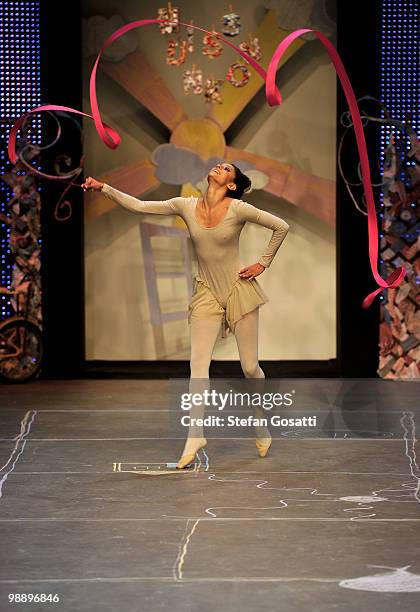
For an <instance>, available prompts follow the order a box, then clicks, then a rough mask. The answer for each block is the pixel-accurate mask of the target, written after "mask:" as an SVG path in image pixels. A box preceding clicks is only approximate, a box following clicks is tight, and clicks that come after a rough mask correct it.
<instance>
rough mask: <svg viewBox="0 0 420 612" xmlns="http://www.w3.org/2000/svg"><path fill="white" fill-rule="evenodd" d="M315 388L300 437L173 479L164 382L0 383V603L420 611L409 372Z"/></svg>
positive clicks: (414, 419)
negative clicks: (315, 422) (313, 422)
mask: <svg viewBox="0 0 420 612" xmlns="http://www.w3.org/2000/svg"><path fill="white" fill-rule="evenodd" d="M316 382H317V384H318V389H319V388H320V386H321V387H322V389H323V391H326V395H328V397H329V400H328V402H327V403H325V405H322V401H323V400H322V398H321V400H320V396H319V394H318V395H317V398H318V399H317V402H318V403H317V406H316V410H317V413H318V415H319V427H318V429H317V431H316V432H311V431H309V430H302V429H300V430H296V429H282V430H281V431H280V432H278V434H277V436H276V438H275V439H274V441H273V446H272V448H271V449H270V453H269V455H268V456H267V457H266V458H265V459H261V458H259V457H258V456H257V453H256V449H255V446H254V441H253V439H252V438H243V437H242V438H241V437H239V438H233V439H232V438H229V437H225V438H218V437H214V438H212V437H208V446H207V447H206V449H205V451H201V452H200V454H199V460H198V461H197V462H196V464H195V465H194V467H192V468H191V469H189V470H187V471H183V472H179V471H178V472H176V471H174V470H173V469H172V468H171V467H170V465H169V467H168V465H167V464H171V463H173V462H176V460H177V458H178V456H179V454H180V452H181V450H182V448H183V439H182V438H181V437H180V436H179V435H178V434H177V435H173V436H171V435H170V433H171V430H170V427H169V428H168V415H167V408H166V407H165V397H166V396H167V391H168V385H169V384H170V383H169V382H168V381H162V380H159V381H153V380H147V381H144V380H143V381H141V380H74V381H36V382H34V383H30V384H26V385H18V386H14V385H2V386H0V405H1V410H0V468H1V469H0V610H1V611H3V610H9V609H12V608H16V609H20V610H60V611H61V610H65V611H67V610H68V611H72V612H75V611H79V610H80V611H89V612H96V611H97V610H98V611H99V610H101V611H102V610H103V611H105V610H106V611H108V610H109V611H113V612H115V611H121V612H130V611H138V610H140V611H143V610H144V611H147V612H155V611H158V610H175V611H190V610H191V611H197V610H200V611H207V610H208V611H210V610H229V611H230V610H232V611H239V610H241V611H253V612H254V611H256V610H281V611H285V612H289V611H298V612H300V611H303V612H306V611H311V612H317V611H319V612H329V611H340V612H341V611H344V612H346V611H358V612H364V611H369V612H372V611H378V612H379V611H380V612H388V611H395V610H396V609H398V610H404V611H405V610H406V611H411V610H412V611H414V610H419V609H420V553H419V550H420V547H419V540H420V538H419V536H420V480H419V478H420V469H419V464H418V463H419V461H420V460H419V457H420V449H419V443H418V441H417V435H419V434H418V428H419V406H418V404H419V399H420V381H419V382H416V381H412V382H398V381H376V380H358V381H356V380H355V381H349V380H348V381H340V380H335V381H328V380H325V381H322V380H320V379H317V381H316ZM314 384H315V383H314V381H308V382H307V387H306V391H307V393H308V394H309V396H310V393H311V388H312V386H313V385H314ZM327 391H328V393H327ZM315 395H316V393H315V394H314V397H315ZM314 410H315V408H314ZM24 593H26V594H38V596H39V595H40V594H46V595H48V594H52V595H54V594H57V595H58V597H59V602H57V603H48V602H47V603H44V604H42V603H9V594H24Z"/></svg>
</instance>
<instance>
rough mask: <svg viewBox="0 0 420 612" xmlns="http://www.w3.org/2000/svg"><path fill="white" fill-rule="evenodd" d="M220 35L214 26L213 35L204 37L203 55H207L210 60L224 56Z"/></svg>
mask: <svg viewBox="0 0 420 612" xmlns="http://www.w3.org/2000/svg"><path fill="white" fill-rule="evenodd" d="M217 36H219V33H218V32H216V31H215V29H214V25H213V26H212V34H205V35H204V36H203V43H204V47H203V51H202V53H203V55H207V57H208V58H209V59H215V58H216V57H219V56H220V55H221V54H222V51H223V44H222V43H221V42H219V41H218V40H217V38H216V37H217Z"/></svg>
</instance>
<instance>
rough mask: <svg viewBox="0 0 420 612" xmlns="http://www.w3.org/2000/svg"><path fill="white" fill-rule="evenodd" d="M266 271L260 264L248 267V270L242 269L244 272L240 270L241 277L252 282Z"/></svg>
mask: <svg viewBox="0 0 420 612" xmlns="http://www.w3.org/2000/svg"><path fill="white" fill-rule="evenodd" d="M264 270H265V266H263V265H262V264H260V263H256V264H252V266H246V268H242V270H239V276H240V277H241V278H246V279H248V280H251V279H252V278H255V277H256V276H259V275H260V274H261V273H262V272H264Z"/></svg>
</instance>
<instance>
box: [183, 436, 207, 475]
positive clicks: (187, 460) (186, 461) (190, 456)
mask: <svg viewBox="0 0 420 612" xmlns="http://www.w3.org/2000/svg"><path fill="white" fill-rule="evenodd" d="M201 440H202V441H201V442H200V445H199V446H198V448H197V449H196V450H195V452H193V453H187V454H186V455H182V456H181V458H180V460H179V461H178V463H177V466H176V467H177V469H178V470H182V469H184V468H185V467H186V466H187V465H189V464H190V463H192V462H193V461H194V459H195V456H196V455H197V453H198V451H199V450H200V448H204V447H205V446H206V445H207V440H206V439H205V438H202V439H201Z"/></svg>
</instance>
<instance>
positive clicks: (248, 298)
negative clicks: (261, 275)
mask: <svg viewBox="0 0 420 612" xmlns="http://www.w3.org/2000/svg"><path fill="white" fill-rule="evenodd" d="M194 281H195V282H194V291H193V295H192V298H191V302H190V304H189V308H188V323H189V324H191V323H193V322H194V321H196V320H198V319H209V318H213V317H219V319H220V322H221V326H222V338H224V337H226V335H227V333H228V332H229V331H231V332H232V333H235V325H236V323H237V322H238V321H239V319H241V318H242V317H243V316H244V315H245V314H246V313H247V312H250V311H251V310H254V308H257V307H258V306H262V305H263V304H266V303H267V302H268V301H269V299H268V297H267V296H266V294H265V293H264V291H263V290H262V288H261V286H260V284H259V283H258V281H257V280H256V279H255V278H253V279H251V280H247V279H245V278H238V279H237V280H236V281H235V283H234V284H233V285H232V288H231V290H230V293H229V295H228V298H227V300H226V306H225V307H224V306H222V304H221V303H220V302H219V300H218V299H217V298H216V297H215V295H214V293H213V292H212V290H211V288H210V287H209V286H208V285H207V283H206V282H205V281H204V280H202V279H201V278H199V277H198V276H196V277H195V279H194Z"/></svg>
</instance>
